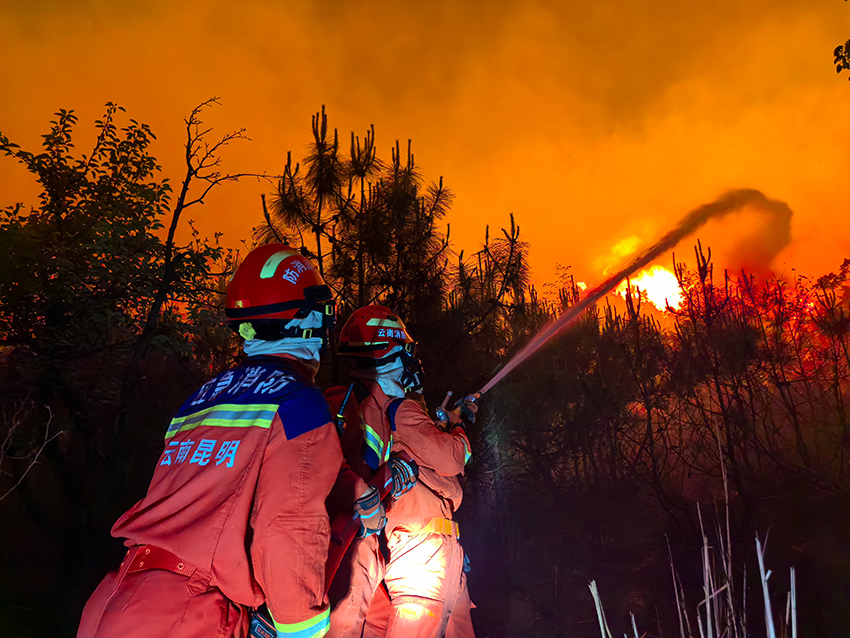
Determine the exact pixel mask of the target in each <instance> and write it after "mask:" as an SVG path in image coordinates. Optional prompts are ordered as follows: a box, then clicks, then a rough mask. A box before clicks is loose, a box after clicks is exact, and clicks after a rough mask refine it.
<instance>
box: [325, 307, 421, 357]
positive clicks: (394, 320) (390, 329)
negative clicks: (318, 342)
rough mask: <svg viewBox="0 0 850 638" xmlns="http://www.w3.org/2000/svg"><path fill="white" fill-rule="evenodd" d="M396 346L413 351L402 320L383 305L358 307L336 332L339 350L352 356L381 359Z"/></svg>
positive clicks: (412, 345)
mask: <svg viewBox="0 0 850 638" xmlns="http://www.w3.org/2000/svg"><path fill="white" fill-rule="evenodd" d="M397 346H401V347H402V348H403V349H404V350H406V351H407V352H408V353H411V354H412V353H413V347H414V346H415V342H414V341H413V339H411V338H410V335H409V334H408V332H407V328H406V327H405V326H404V322H403V321H402V320H401V319H400V318H399V317H398V316H397V315H396V314H395V313H394V312H393V311H392V310H390V309H389V308H387V307H385V306H364V307H363V308H358V309H357V310H355V311H354V312H353V313H352V314H351V316H350V317H349V318H348V321H346V322H345V325H344V326H343V327H342V330H341V331H340V334H339V353H340V354H344V355H348V356H351V357H361V358H366V359H383V358H384V357H386V356H387V355H389V354H390V353H391V352H392V351H393V350H394V349H395V348H396V347H397Z"/></svg>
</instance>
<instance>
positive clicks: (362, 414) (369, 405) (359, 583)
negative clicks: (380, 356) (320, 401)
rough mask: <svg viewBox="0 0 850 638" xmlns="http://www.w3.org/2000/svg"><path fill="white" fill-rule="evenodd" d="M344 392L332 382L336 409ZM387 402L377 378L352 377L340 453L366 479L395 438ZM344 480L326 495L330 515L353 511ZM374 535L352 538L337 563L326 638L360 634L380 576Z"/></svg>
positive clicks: (381, 570) (331, 400) (387, 455)
mask: <svg viewBox="0 0 850 638" xmlns="http://www.w3.org/2000/svg"><path fill="white" fill-rule="evenodd" d="M347 391H348V388H347V387H334V388H330V389H329V390H327V391H326V392H325V396H326V397H327V399H328V403H329V404H330V406H331V410H332V411H333V413H334V414H336V413H337V411H338V410H339V408H340V406H341V405H342V402H343V401H344V399H345V395H346V392H347ZM391 401H392V399H390V398H389V397H387V395H386V394H384V392H383V390H381V387H380V386H379V385H378V383H377V382H376V381H373V380H370V379H362V380H357V381H355V382H354V387H353V389H352V392H351V396H350V397H349V399H348V402H347V403H346V406H345V412H344V415H345V418H346V427H345V431H344V432H343V435H342V452H343V455H344V457H345V461H346V462H347V464H348V465H349V466H350V467H351V469H352V470H353V471H354V472H355V473H356V474H357V475H358V476H359V477H360V478H361V479H363V480H364V481H368V480H369V479H371V478H372V476H373V475H374V474H375V471H376V470H377V469H378V467H380V466H381V465H383V464H384V463H386V462H387V461H388V460H389V458H390V451H391V449H392V441H393V439H392V429H391V426H390V422H389V419H388V417H387V412H386V410H387V407H388V406H389V404H390V402H391ZM345 481H346V479H345V477H344V475H343V474H342V473H341V474H340V480H339V481H338V483H337V485H336V486H334V489H333V491H332V493H331V496H330V498H329V499H328V511H329V512H330V513H331V517H332V518H333V517H334V515H335V513H336V512H339V511H350V510H351V503H348V502H346V499H344V498H340V497H339V496H338V493H339V492H340V490H341V489H343V490H345V491H346V492H348V493H349V494H350V493H352V490H351V489H350V488H349V487H347V486H346V485H345ZM349 499H350V497H349ZM378 539H379V537H378V535H377V534H374V535H372V536H367V537H364V538H355V539H354V541H352V543H351V546H350V547H349V548H348V551H347V552H346V554H345V556H344V557H343V559H342V562H341V563H340V567H339V569H338V571H337V573H336V576H335V577H334V579H333V582H332V583H331V586H330V591H329V595H330V601H331V624H330V631H329V633H328V637H329V638H360V635H361V632H362V631H363V625H364V622H365V621H366V613H367V611H368V610H369V603H370V601H371V600H372V596H373V594H374V593H375V590H376V588H377V587H378V585H379V584H380V582H381V580H382V579H383V577H384V557H383V555H382V554H381V551H380V548H379V540H378Z"/></svg>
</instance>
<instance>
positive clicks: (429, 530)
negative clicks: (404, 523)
mask: <svg viewBox="0 0 850 638" xmlns="http://www.w3.org/2000/svg"><path fill="white" fill-rule="evenodd" d="M419 534H441V535H443V536H454V537H455V538H460V527H459V526H458V524H457V523H455V522H454V521H452V520H450V519H448V518H432V519H431V520H430V521H428V524H427V525H426V526H425V527H423V528H422V529H420V530H419V531H418V532H416V535H417V536H418V535H419Z"/></svg>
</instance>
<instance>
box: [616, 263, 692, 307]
mask: <svg viewBox="0 0 850 638" xmlns="http://www.w3.org/2000/svg"><path fill="white" fill-rule="evenodd" d="M628 283H631V286H632V288H633V289H634V288H637V289H639V290H640V292H641V294H643V295H646V298H647V299H648V300H649V301H650V303H652V305H653V306H655V307H656V308H658V309H659V310H666V309H667V306H668V305H669V306H670V307H671V308H675V309H678V308H679V306H680V305H681V303H682V291H681V289H680V288H679V282H678V280H677V279H676V275H674V274H673V273H672V272H670V271H669V270H667V269H666V268H664V267H663V266H650V267H649V268H646V269H644V270H641V271H640V272H639V273H638V274H637V275H636V276H634V277H632V278H631V279H630V280H629V282H628ZM628 283H627V282H625V281H624V282H623V283H621V284H620V285H619V286H617V288H616V290H615V291H614V292H616V293H617V294H618V295H620V296H621V297H623V298H625V297H626V290H627V288H628ZM632 294H635V293H634V291H633V292H632Z"/></svg>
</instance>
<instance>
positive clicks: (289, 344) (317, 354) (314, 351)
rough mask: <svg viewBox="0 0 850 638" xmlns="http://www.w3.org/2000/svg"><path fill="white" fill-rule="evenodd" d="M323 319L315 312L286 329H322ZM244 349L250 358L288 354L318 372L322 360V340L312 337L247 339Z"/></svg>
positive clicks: (288, 325)
mask: <svg viewBox="0 0 850 638" xmlns="http://www.w3.org/2000/svg"><path fill="white" fill-rule="evenodd" d="M322 319H323V315H322V313H321V312H318V311H317V310H313V311H311V312H310V314H309V315H307V316H306V317H304V318H303V319H293V320H292V321H290V322H288V323H287V324H286V325H285V326H284V328H298V329H305V328H321V327H322ZM242 349H243V350H244V351H245V354H247V355H248V356H249V357H256V356H260V355H264V354H266V355H269V354H272V355H274V354H288V355H289V356H291V357H295V358H296V359H298V360H299V361H302V362H303V363H304V364H306V365H307V366H309V367H310V368H312V369H314V370H318V369H319V361H320V360H321V350H322V338H321V337H311V338H309V339H302V338H300V337H287V338H285V339H277V340H276V341H266V340H264V339H246V340H245V343H243V344H242Z"/></svg>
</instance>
